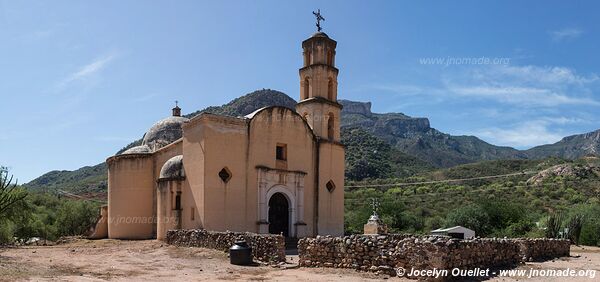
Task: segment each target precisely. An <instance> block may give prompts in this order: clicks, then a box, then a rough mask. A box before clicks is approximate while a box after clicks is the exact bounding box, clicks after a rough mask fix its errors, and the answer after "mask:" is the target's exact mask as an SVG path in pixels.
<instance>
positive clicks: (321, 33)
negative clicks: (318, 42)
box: [312, 31, 329, 38]
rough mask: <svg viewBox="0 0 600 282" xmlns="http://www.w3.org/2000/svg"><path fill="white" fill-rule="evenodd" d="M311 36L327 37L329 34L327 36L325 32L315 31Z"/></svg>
mask: <svg viewBox="0 0 600 282" xmlns="http://www.w3.org/2000/svg"><path fill="white" fill-rule="evenodd" d="M312 37H327V38H329V36H327V34H326V33H325V32H322V31H318V32H315V34H313V35H312Z"/></svg>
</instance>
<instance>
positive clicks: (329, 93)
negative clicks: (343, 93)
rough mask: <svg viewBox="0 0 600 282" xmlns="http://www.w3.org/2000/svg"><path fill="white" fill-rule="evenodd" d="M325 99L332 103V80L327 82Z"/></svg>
mask: <svg viewBox="0 0 600 282" xmlns="http://www.w3.org/2000/svg"><path fill="white" fill-rule="evenodd" d="M327 99H329V100H331V101H333V79H331V78H330V79H329V81H328V82H327Z"/></svg>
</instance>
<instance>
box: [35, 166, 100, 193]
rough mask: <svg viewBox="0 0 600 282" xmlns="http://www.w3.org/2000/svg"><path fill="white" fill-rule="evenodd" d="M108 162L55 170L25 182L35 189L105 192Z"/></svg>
mask: <svg viewBox="0 0 600 282" xmlns="http://www.w3.org/2000/svg"><path fill="white" fill-rule="evenodd" d="M107 185H108V184H107V171H106V163H104V162H103V163H100V164H97V165H95V166H85V167H82V168H80V169H78V170H74V171H69V170H55V171H51V172H48V173H46V174H44V175H42V176H40V177H38V178H36V179H34V180H32V181H31V182H29V183H27V184H25V185H24V186H26V187H27V188H28V189H30V190H35V191H55V190H57V189H58V190H64V191H70V192H73V193H89V192H104V191H106V189H107V188H108V186H107Z"/></svg>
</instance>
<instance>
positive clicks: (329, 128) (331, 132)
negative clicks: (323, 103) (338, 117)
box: [327, 113, 335, 140]
mask: <svg viewBox="0 0 600 282" xmlns="http://www.w3.org/2000/svg"><path fill="white" fill-rule="evenodd" d="M334 122H335V118H334V116H333V113H329V116H328V117H327V138H328V139H329V140H333V139H334V137H335V132H334Z"/></svg>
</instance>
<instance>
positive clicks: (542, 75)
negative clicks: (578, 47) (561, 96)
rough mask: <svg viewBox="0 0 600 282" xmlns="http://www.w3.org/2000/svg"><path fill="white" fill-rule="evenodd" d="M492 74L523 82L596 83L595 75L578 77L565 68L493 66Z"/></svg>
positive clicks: (596, 77)
mask: <svg viewBox="0 0 600 282" xmlns="http://www.w3.org/2000/svg"><path fill="white" fill-rule="evenodd" d="M491 71H492V74H494V73H496V74H498V75H506V76H509V77H512V78H515V79H518V80H520V81H524V82H538V83H552V84H563V83H566V84H585V83H591V82H594V81H598V80H599V77H598V75H596V74H591V75H589V76H581V75H578V74H577V73H576V72H575V70H573V69H570V68H565V67H551V66H550V67H548V66H546V67H540V66H507V65H502V66H493V68H491Z"/></svg>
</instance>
